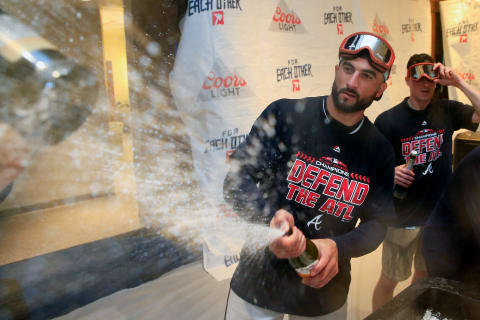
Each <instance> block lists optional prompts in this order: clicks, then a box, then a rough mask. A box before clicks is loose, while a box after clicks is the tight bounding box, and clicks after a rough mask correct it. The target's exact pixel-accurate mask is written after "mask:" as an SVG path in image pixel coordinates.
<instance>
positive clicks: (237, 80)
mask: <svg viewBox="0 0 480 320" xmlns="http://www.w3.org/2000/svg"><path fill="white" fill-rule="evenodd" d="M249 95H250V96H252V95H253V93H252V92H251V90H249V89H248V87H247V81H246V80H245V79H244V78H243V77H242V76H241V75H240V73H239V72H238V71H234V72H233V71H230V70H229V69H228V68H227V66H226V65H225V64H223V62H222V61H221V60H217V61H215V63H214V65H213V67H212V70H211V71H210V72H209V73H208V75H207V78H206V79H205V80H204V81H203V83H202V87H201V90H200V94H199V95H198V100H200V101H209V100H212V99H229V98H236V97H239V96H249Z"/></svg>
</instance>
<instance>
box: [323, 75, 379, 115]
mask: <svg viewBox="0 0 480 320" xmlns="http://www.w3.org/2000/svg"><path fill="white" fill-rule="evenodd" d="M342 92H348V93H350V94H353V95H355V97H357V103H355V104H354V105H353V106H350V107H349V106H347V105H346V104H345V103H343V102H341V101H340V94H341V93H342ZM375 96H376V94H374V95H373V96H371V97H367V98H364V99H360V96H359V94H358V93H357V92H356V91H355V90H353V89H349V88H343V89H340V90H338V88H337V84H336V83H335V82H333V85H332V98H333V105H334V106H335V108H337V109H338V110H340V111H343V112H345V113H354V112H358V111H362V110H365V109H367V108H368V107H369V106H370V105H371V104H372V102H373V100H374V99H375Z"/></svg>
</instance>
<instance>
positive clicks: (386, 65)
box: [339, 32, 395, 80]
mask: <svg viewBox="0 0 480 320" xmlns="http://www.w3.org/2000/svg"><path fill="white" fill-rule="evenodd" d="M363 50H367V51H368V53H369V54H370V58H371V60H372V64H373V66H374V67H376V68H377V69H379V70H380V71H382V72H384V77H385V80H387V79H388V75H389V73H390V69H391V68H392V65H393V61H395V54H394V52H393V49H392V47H391V46H390V44H389V43H388V42H387V41H386V40H385V39H383V38H382V37H380V36H378V35H376V34H374V33H370V32H356V33H353V34H351V35H349V36H348V37H346V38H345V39H344V40H343V41H342V43H341V44H340V49H339V55H340V56H347V57H354V56H356V55H358V53H360V52H361V51H363Z"/></svg>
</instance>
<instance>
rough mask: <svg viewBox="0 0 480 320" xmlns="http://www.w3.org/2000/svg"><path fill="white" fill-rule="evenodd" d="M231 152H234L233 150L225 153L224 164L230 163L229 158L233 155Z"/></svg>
mask: <svg viewBox="0 0 480 320" xmlns="http://www.w3.org/2000/svg"><path fill="white" fill-rule="evenodd" d="M233 152H235V150H227V152H226V153H225V156H226V160H225V162H226V163H229V162H230V156H231V155H232V154H233Z"/></svg>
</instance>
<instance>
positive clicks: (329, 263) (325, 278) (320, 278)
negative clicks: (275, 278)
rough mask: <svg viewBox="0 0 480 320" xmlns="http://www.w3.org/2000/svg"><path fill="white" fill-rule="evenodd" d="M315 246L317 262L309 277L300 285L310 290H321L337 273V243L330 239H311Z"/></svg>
mask: <svg viewBox="0 0 480 320" xmlns="http://www.w3.org/2000/svg"><path fill="white" fill-rule="evenodd" d="M312 241H313V243H315V245H316V246H317V249H318V257H319V260H318V262H317V264H316V265H315V266H314V267H313V269H312V270H311V275H312V276H311V277H309V278H304V279H303V280H302V283H303V284H304V285H307V286H310V287H312V288H321V287H323V286H325V285H326V284H327V283H329V282H330V280H332V279H333V277H335V276H336V275H337V273H338V249H337V243H336V242H335V241H333V240H332V239H312Z"/></svg>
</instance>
